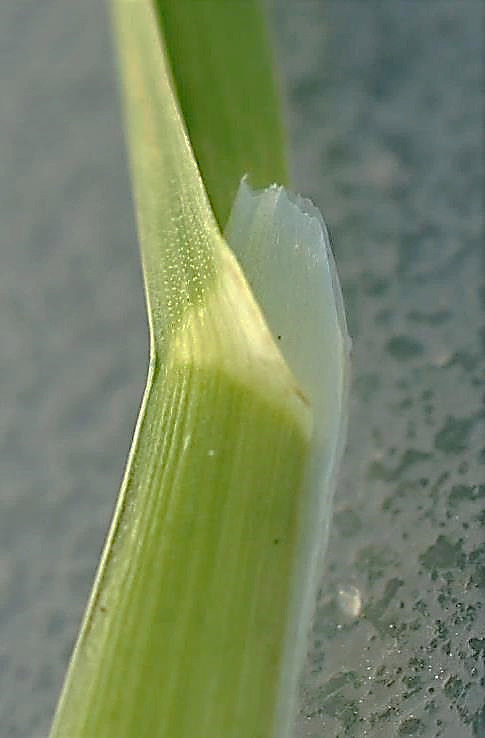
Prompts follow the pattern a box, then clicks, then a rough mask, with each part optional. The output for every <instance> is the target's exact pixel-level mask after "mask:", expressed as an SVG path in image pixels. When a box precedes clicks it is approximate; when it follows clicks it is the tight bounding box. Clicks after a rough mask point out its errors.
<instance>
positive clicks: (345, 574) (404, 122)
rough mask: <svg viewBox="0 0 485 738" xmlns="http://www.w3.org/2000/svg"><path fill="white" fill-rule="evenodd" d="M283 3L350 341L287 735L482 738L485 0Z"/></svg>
mask: <svg viewBox="0 0 485 738" xmlns="http://www.w3.org/2000/svg"><path fill="white" fill-rule="evenodd" d="M283 5H284V3H279V4H278V3H276V6H277V11H278V12H277V13H276V14H275V16H276V24H277V28H278V31H279V38H280V39H281V50H282V63H283V66H284V71H285V77H286V79H287V80H288V87H289V111H290V117H289V120H290V127H291V131H292V138H293V142H294V145H293V151H294V160H295V171H296V179H297V183H298V187H299V188H300V189H302V188H306V192H305V194H309V195H310V196H312V197H313V198H314V199H315V201H316V202H317V203H318V205H319V206H320V207H321V208H322V211H323V213H324V216H325V218H326V219H327V221H328V225H329V227H330V231H331V233H332V236H333V244H334V251H335V255H336V259H337V263H338V266H339V271H340V275H341V279H342V286H343V290H344V295H345V297H346V301H347V306H348V313H349V323H350V331H351V334H352V337H353V339H354V367H353V389H352V408H351V419H350V423H349V440H348V447H347V451H346V455H345V458H344V462H343V470H342V474H341V481H340V484H339V488H338V492H337V497H336V503H335V516H334V524H333V528H332V533H331V539H330V544H329V551H328V556H327V560H326V571H325V574H324V576H323V579H322V586H321V591H320V595H319V602H318V606H317V612H316V616H315V620H314V625H313V632H312V636H311V650H310V655H309V659H308V662H307V666H306V671H305V675H304V679H303V687H302V709H301V714H300V716H299V719H298V722H297V729H296V733H295V735H296V736H298V738H322V736H325V738H337V737H338V738H343V736H353V737H355V738H360V736H373V738H381V737H382V738H388V737H390V736H428V737H430V738H431V737H433V738H435V737H436V738H438V736H440V737H442V738H445V737H446V738H457V737H458V736H459V737H460V738H467V737H468V736H484V735H485V703H484V695H485V681H484V679H485V669H484V650H483V643H484V641H483V636H484V633H485V605H484V594H485V591H484V587H485V532H484V523H485V516H484V501H485V484H484V482H485V474H484V468H483V462H484V450H483V440H484V438H485V422H484V421H485V412H484V404H483V388H484V385H483V381H484V379H485V361H484V347H483V324H484V313H483V283H484V263H483V252H482V253H481V251H480V250H481V249H483V243H484V227H483V217H484V213H483V202H484V199H483V198H484V189H483V166H484V156H483V154H484V152H483V144H482V141H481V131H482V128H483V122H484V115H483V98H481V97H480V89H482V90H483V77H484V68H483V52H484V44H485V38H484V35H483V33H484V32H483V28H484V26H483V23H482V21H481V10H480V6H479V4H478V3H475V2H465V3H461V4H460V5H458V4H454V3H448V2H431V3H426V4H417V3H406V2H394V3H388V4H384V3H375V2H371V3H365V4H363V3H359V2H351V1H349V0H346V2H343V3H342V2H337V1H335V2H326V3H321V4H319V3H302V4H301V5H300V4H299V5H298V9H297V8H296V6H295V7H294V8H293V9H292V10H291V9H289V6H288V7H287V8H284V7H283ZM303 8H304V10H303ZM303 39H304V40H305V41H304V44H303ZM303 45H305V46H306V55H305V56H304V54H303V51H302V46H303ZM480 85H482V87H480Z"/></svg>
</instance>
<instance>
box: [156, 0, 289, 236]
mask: <svg viewBox="0 0 485 738" xmlns="http://www.w3.org/2000/svg"><path fill="white" fill-rule="evenodd" d="M155 5H156V8H157V10H158V15H159V20H160V26H161V30H162V33H163V35H164V38H165V44H166V49H167V55H168V59H169V62H170V66H171V69H172V72H173V79H174V87H175V90H176V93H177V97H178V100H179V103H180V108H181V110H182V113H183V116H184V120H185V124H186V126H187V130H188V133H189V137H190V140H191V143H192V146H193V149H194V153H195V157H196V160H197V162H198V165H199V168H200V171H201V174H202V178H203V180H204V184H205V187H206V190H207V193H208V195H209V199H210V202H211V205H212V208H213V211H214V213H215V215H216V218H217V221H218V223H219V225H220V226H221V227H224V226H225V224H226V221H227V218H228V216H229V212H230V210H231V207H232V203H233V200H234V197H235V195H236V192H237V189H238V187H239V182H240V180H241V177H242V176H243V175H245V174H248V175H249V177H250V181H251V184H252V186H253V187H256V188H263V187H267V186H268V185H270V184H272V183H273V182H278V183H279V184H282V185H286V184H287V183H288V165H287V160H286V134H285V130H284V127H283V124H282V116H281V103H280V96H279V90H278V85H277V80H276V79H275V71H274V65H273V62H272V58H271V45H270V44H269V42H268V32H267V28H266V23H265V20H266V19H265V17H264V13H263V9H262V6H261V2H260V1H259V0H244V2H241V1H240V0H236V1H234V2H228V1H227V0H204V1H203V2H199V1H197V2H194V0H177V2H173V0H155Z"/></svg>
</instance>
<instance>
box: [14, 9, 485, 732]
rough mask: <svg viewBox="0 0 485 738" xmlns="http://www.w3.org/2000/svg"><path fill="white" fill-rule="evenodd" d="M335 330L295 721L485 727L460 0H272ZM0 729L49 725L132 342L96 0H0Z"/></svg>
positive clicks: (109, 473)
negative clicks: (340, 335)
mask: <svg viewBox="0 0 485 738" xmlns="http://www.w3.org/2000/svg"><path fill="white" fill-rule="evenodd" d="M274 6H275V13H274V16H275V27H276V30H277V37H278V40H279V44H280V48H281V49H282V50H283V53H282V66H283V72H284V79H285V81H286V87H287V92H288V100H289V112H290V117H289V120H290V127H291V135H292V151H293V159H294V162H295V180H296V183H297V188H298V189H299V190H301V191H302V193H303V194H305V195H307V196H310V197H312V198H313V199H314V200H315V202H316V203H317V205H318V206H319V207H320V208H321V209H322V211H323V213H324V215H325V217H326V220H327V222H328V225H329V227H330V231H331V233H332V237H333V243H334V250H335V254H336V258H337V262H338V266H339V271H340V274H341V278H342V282H343V289H344V293H345V297H346V302H347V307H348V315H349V324H350V332H351V334H352V336H353V339H354V372H353V387H352V408H351V421H350V424H349V442H348V447H347V452H346V455H345V458H344V464H343V470H342V474H341V481H340V484H339V489H338V492H337V497H336V503H335V515H334V523H333V527H332V534H331V540H330V544H329V551H328V556H327V560H326V570H325V572H324V575H323V578H322V587H321V592H320V595H319V600H318V605H317V610H316V616H315V620H314V625H313V631H312V636H311V641H310V654H309V658H308V661H307V665H306V669H305V674H304V678H303V685H302V703H301V704H302V707H301V712H300V715H299V718H298V721H297V727H296V730H295V737H296V738H322V737H323V736H325V738H343V737H344V736H350V737H354V738H360V737H361V736H373V737H375V738H392V737H394V736H396V737H397V738H400V737H401V736H427V737H428V738H477V737H478V736H483V735H485V707H484V693H485V688H484V684H485V683H484V679H485V669H484V661H485V638H484V634H485V613H484V604H483V603H484V590H485V534H484V524H485V514H484V500H485V487H484V480H485V474H484V467H483V464H484V462H485V447H484V440H483V439H484V438H485V432H484V431H485V427H484V426H485V423H484V411H483V407H484V403H483V380H484V336H485V329H484V326H485V316H484V312H485V290H484V287H483V284H484V270H483V262H482V260H481V254H480V246H481V245H482V246H483V232H484V227H483V226H484V224H483V217H484V216H483V197H484V189H483V166H484V151H483V144H482V140H481V132H482V128H483V122H484V120H483V98H481V97H480V90H481V89H483V74H484V72H483V50H484V43H485V41H484V38H483V19H482V17H481V12H482V11H481V3H480V2H479V1H478V0H477V1H475V0H463V2H461V3H453V2H447V1H446V0H430V2H427V3H417V2H408V1H407V0H396V1H395V2H393V3H382V2H368V3H362V2H360V0H359V1H358V0H345V1H344V2H342V1H341V0H326V2H325V3H319V2H315V1H314V0H302V1H301V2H298V3H294V4H291V3H285V2H283V0H275V2H274ZM0 59H1V62H2V63H1V66H0V87H1V89H2V100H3V102H2V106H1V109H0V140H1V143H2V146H1V154H0V156H1V160H2V174H1V176H0V217H1V222H2V251H1V256H0V304H1V309H0V341H1V346H2V352H1V357H0V377H1V380H2V385H1V386H2V412H1V415H0V461H1V469H2V492H1V496H0V725H1V730H0V732H1V735H2V736H5V738H44V737H45V735H46V733H47V729H48V725H49V721H50V717H51V714H52V711H53V709H54V705H55V702H56V699H57V695H58V691H59V688H60V684H61V681H62V677H63V673H64V670H65V666H66V663H67V659H68V656H69V653H70V650H71V648H72V644H73V641H74V638H75V635H76V631H77V628H78V625H79V622H80V618H81V616H82V611H83V608H84V606H85V603H86V600H87V596H88V593H89V589H90V585H91V581H92V578H93V575H94V571H95V567H96V563H97V560H98V557H99V553H100V550H101V546H102V543H103V538H104V535H105V531H106V529H107V525H108V522H109V518H110V515H111V510H112V506H113V504H114V501H115V497H116V494H117V490H118V486H119V481H120V478H121V474H122V469H123V465H124V461H125V458H126V454H127V451H128V448H129V442H130V437H131V433H132V429H133V424H134V421H135V418H136V412H137V408H138V403H139V400H140V397H141V392H142V389H143V385H144V380H145V371H146V354H147V337H146V326H145V316H144V304H143V293H142V287H141V277H140V268H139V263H138V252H137V247H136V240H135V232H134V224H133V217H132V205H131V195H130V191H129V180H128V176H127V171H126V165H125V153H124V147H123V140H122V132H121V127H120V117H119V109H118V102H117V96H116V87H115V81H114V73H113V62H112V54H111V47H110V38H109V32H108V24H107V19H106V17H105V15H104V7H103V5H102V4H101V3H98V2H95V1H94V0H89V2H85V3H74V2H65V1H63V2H60V0H50V1H46V2H44V3H41V4H39V3H38V2H33V1H32V0H23V1H22V2H17V3H15V4H4V5H2V7H1V8H0Z"/></svg>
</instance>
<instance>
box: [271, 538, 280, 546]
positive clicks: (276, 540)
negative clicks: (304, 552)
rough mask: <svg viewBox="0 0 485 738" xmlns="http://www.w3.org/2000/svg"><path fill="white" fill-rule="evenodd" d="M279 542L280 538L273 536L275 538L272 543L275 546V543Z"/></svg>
mask: <svg viewBox="0 0 485 738" xmlns="http://www.w3.org/2000/svg"><path fill="white" fill-rule="evenodd" d="M279 542H280V539H279V538H275V539H274V541H273V543H274V544H275V546H276V544H277V543H279Z"/></svg>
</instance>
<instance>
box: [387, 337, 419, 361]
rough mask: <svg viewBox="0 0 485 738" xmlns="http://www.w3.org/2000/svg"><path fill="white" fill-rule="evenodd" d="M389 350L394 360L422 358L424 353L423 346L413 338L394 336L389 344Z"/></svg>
mask: <svg viewBox="0 0 485 738" xmlns="http://www.w3.org/2000/svg"><path fill="white" fill-rule="evenodd" d="M387 350H388V351H389V353H390V354H391V356H392V357H393V358H394V359H398V360H403V361H406V360H407V359H414V358H415V357H416V356H420V355H421V354H422V353H423V351H424V348H423V344H422V343H421V342H420V341H417V340H416V339H415V338H411V336H393V337H392V338H391V339H389V341H388V342H387Z"/></svg>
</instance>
